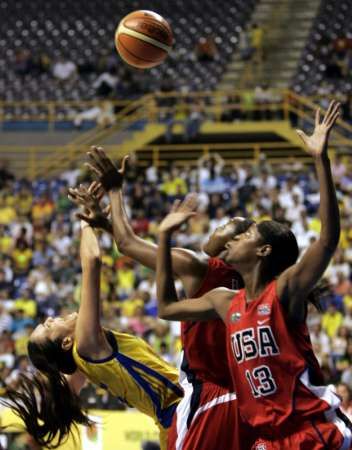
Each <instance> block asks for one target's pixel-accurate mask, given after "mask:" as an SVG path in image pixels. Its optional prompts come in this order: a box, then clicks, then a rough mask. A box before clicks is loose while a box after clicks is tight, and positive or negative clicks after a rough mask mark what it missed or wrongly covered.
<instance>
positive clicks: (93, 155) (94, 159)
mask: <svg viewBox="0 0 352 450" xmlns="http://www.w3.org/2000/svg"><path fill="white" fill-rule="evenodd" d="M87 155H88V157H89V159H90V162H91V163H92V164H94V165H95V166H96V167H97V168H98V169H99V170H101V171H102V172H103V171H104V164H103V163H102V161H101V157H100V153H99V152H98V148H97V147H91V150H90V152H88V153H87Z"/></svg>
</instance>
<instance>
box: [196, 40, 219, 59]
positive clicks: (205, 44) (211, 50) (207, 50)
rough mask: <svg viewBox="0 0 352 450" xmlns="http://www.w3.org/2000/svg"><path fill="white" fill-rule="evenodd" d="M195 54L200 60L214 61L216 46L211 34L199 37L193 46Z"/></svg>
mask: <svg viewBox="0 0 352 450" xmlns="http://www.w3.org/2000/svg"><path fill="white" fill-rule="evenodd" d="M195 54H196V58H197V59H198V61H201V62H208V61H214V60H215V59H216V58H217V56H218V48H217V45H216V43H215V38H214V36H213V35H212V34H209V35H207V36H202V37H200V38H199V40H198V42H197V44H196V47H195Z"/></svg>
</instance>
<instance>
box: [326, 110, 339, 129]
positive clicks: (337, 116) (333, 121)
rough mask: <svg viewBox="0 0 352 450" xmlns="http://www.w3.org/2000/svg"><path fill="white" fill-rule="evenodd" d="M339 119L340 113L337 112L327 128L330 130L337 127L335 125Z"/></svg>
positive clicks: (327, 124)
mask: <svg viewBox="0 0 352 450" xmlns="http://www.w3.org/2000/svg"><path fill="white" fill-rule="evenodd" d="M339 117H340V111H337V112H335V114H334V115H333V116H332V117H331V118H330V120H329V121H328V122H327V123H326V127H327V128H328V129H329V130H330V129H331V128H332V127H333V125H335V123H336V121H337V119H338V118H339Z"/></svg>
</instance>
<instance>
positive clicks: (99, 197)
mask: <svg viewBox="0 0 352 450" xmlns="http://www.w3.org/2000/svg"><path fill="white" fill-rule="evenodd" d="M104 195H105V192H104V191H99V192H98V193H97V194H95V198H96V199H97V200H98V202H100V201H101V200H102V198H103V197H104Z"/></svg>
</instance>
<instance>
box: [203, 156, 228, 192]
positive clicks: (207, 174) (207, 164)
mask: <svg viewBox="0 0 352 450" xmlns="http://www.w3.org/2000/svg"><path fill="white" fill-rule="evenodd" d="M224 165H225V161H224V160H223V158H222V157H221V156H220V154H219V153H212V154H211V155H210V154H205V155H203V156H201V157H200V158H199V159H198V161H197V166H198V183H199V191H201V192H202V191H205V192H207V187H208V184H209V182H210V181H211V180H214V179H215V178H217V177H220V176H221V174H222V171H223V168H224Z"/></svg>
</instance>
